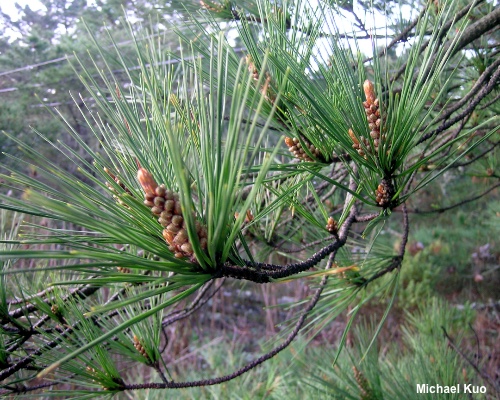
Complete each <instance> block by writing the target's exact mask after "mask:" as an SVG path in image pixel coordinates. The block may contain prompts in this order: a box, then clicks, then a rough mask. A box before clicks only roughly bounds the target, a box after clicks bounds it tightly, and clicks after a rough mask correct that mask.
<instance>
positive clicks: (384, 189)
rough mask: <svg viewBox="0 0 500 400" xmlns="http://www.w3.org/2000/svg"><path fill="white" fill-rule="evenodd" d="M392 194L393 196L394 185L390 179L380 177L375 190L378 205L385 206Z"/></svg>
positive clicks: (389, 201)
mask: <svg viewBox="0 0 500 400" xmlns="http://www.w3.org/2000/svg"><path fill="white" fill-rule="evenodd" d="M392 196H394V186H393V185H392V183H391V181H390V180H387V179H382V181H381V182H380V184H379V185H378V187H377V190H375V201H376V202H377V204H378V205H379V206H381V207H384V208H387V207H388V206H389V205H390V203H391V198H392Z"/></svg>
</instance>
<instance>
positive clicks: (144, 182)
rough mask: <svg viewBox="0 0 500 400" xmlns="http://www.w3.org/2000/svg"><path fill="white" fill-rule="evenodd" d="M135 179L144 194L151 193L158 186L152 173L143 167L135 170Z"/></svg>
mask: <svg viewBox="0 0 500 400" xmlns="http://www.w3.org/2000/svg"><path fill="white" fill-rule="evenodd" d="M137 180H138V181H139V183H140V184H141V186H142V189H143V190H144V192H145V193H146V194H153V193H154V192H155V190H156V188H157V187H158V184H157V183H156V181H155V180H154V178H153V175H151V173H150V172H149V171H148V170H147V169H145V168H142V167H141V168H139V170H138V171H137Z"/></svg>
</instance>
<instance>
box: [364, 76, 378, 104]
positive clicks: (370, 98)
mask: <svg viewBox="0 0 500 400" xmlns="http://www.w3.org/2000/svg"><path fill="white" fill-rule="evenodd" d="M363 90H364V91H365V96H366V101H367V102H368V104H370V105H371V104H373V103H374V102H375V99H376V98H377V96H375V88H374V87H373V83H371V82H370V81H369V80H368V79H367V80H366V81H365V83H363Z"/></svg>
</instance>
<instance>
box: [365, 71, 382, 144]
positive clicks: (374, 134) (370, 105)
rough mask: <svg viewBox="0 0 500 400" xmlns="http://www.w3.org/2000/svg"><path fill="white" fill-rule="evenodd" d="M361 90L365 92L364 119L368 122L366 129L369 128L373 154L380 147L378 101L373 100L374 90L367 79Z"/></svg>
mask: <svg viewBox="0 0 500 400" xmlns="http://www.w3.org/2000/svg"><path fill="white" fill-rule="evenodd" d="M363 90H364V92H365V97H366V101H364V102H363V107H364V108H365V113H366V119H367V120H368V127H369V128H370V137H371V138H372V139H373V147H374V148H375V152H378V147H379V145H380V137H381V136H380V124H381V123H382V119H381V118H380V109H379V101H378V99H377V98H375V89H374V87H373V83H371V82H370V81H369V80H368V79H367V80H366V81H365V83H363Z"/></svg>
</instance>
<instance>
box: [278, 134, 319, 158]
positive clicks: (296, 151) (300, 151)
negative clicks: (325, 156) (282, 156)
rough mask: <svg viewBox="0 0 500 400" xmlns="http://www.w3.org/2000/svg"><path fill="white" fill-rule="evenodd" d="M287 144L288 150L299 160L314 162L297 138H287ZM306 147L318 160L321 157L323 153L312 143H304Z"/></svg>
mask: <svg viewBox="0 0 500 400" xmlns="http://www.w3.org/2000/svg"><path fill="white" fill-rule="evenodd" d="M285 143H286V145H287V146H288V150H290V153H292V154H293V155H294V156H295V157H296V158H298V159H299V160H304V161H309V162H313V161H314V160H313V159H312V158H311V157H309V155H308V154H307V153H306V151H305V150H304V148H303V147H302V145H301V144H300V141H299V139H297V138H293V139H292V138H291V137H286V138H285ZM304 143H305V144H306V146H307V147H308V149H309V152H310V153H311V154H313V155H314V157H316V158H320V157H321V152H320V151H319V150H318V149H317V148H316V147H315V146H314V145H313V144H311V143H307V142H306V141H304Z"/></svg>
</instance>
